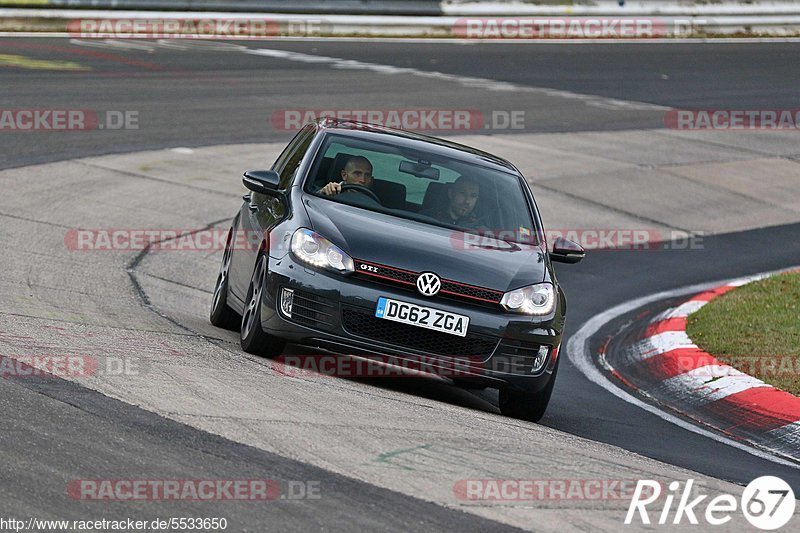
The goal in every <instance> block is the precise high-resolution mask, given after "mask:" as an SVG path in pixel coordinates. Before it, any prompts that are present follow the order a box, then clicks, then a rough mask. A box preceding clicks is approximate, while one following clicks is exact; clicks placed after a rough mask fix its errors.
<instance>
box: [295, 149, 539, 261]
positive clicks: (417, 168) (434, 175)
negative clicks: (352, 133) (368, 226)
mask: <svg viewBox="0 0 800 533" xmlns="http://www.w3.org/2000/svg"><path fill="white" fill-rule="evenodd" d="M331 183H335V184H338V187H341V191H340V192H338V191H337V193H336V194H333V195H327V194H325V192H324V191H323V190H322V189H323V188H324V187H325V186H326V185H328V184H331ZM333 187H334V188H337V187H336V186H333ZM330 188H331V186H330V185H329V186H328V189H330ZM305 191H306V192H309V193H311V194H315V195H319V196H322V197H325V198H328V199H329V200H331V201H334V202H341V203H346V204H349V205H354V206H358V207H360V208H363V209H368V210H371V211H377V212H381V213H386V214H390V215H393V216H397V217H402V218H405V219H409V220H415V221H417V222H421V223H426V224H433V225H437V226H442V227H447V228H451V229H457V230H460V231H463V232H466V233H472V234H477V235H482V236H486V237H490V238H495V239H499V240H503V241H509V242H519V243H527V244H534V245H535V244H537V231H536V226H535V225H534V222H533V219H532V218H531V213H530V209H529V207H528V203H527V201H526V199H525V193H524V192H523V190H522V185H521V183H520V180H519V178H518V177H517V176H515V175H513V174H510V173H506V172H501V171H498V170H494V169H492V168H488V167H484V166H480V165H476V164H474V163H472V162H467V161H464V160H460V159H455V158H448V157H443V156H442V155H440V154H433V153H427V152H424V151H420V150H417V149H414V150H413V151H412V150H409V149H408V148H406V147H398V146H396V145H392V144H389V143H384V142H377V141H367V140H364V139H356V138H351V137H346V136H342V135H336V134H329V135H328V136H327V138H326V140H325V143H324V145H323V147H322V149H321V150H320V152H319V154H318V156H317V160H316V161H315V162H314V164H313V165H312V167H311V172H310V173H309V176H308V179H307V180H306V184H305Z"/></svg>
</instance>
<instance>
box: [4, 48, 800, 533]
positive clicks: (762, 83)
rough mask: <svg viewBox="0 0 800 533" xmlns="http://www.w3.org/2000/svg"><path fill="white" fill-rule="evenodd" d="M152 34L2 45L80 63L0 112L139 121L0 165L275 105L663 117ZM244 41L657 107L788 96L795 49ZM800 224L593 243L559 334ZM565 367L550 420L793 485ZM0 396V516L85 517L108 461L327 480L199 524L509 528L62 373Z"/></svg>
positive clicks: (136, 144)
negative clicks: (121, 42)
mask: <svg viewBox="0 0 800 533" xmlns="http://www.w3.org/2000/svg"><path fill="white" fill-rule="evenodd" d="M148 42H149V41H143V42H141V43H139V44H142V45H143V46H142V48H141V49H138V50H132V49H129V48H124V49H122V48H120V49H116V50H115V49H113V48H109V47H98V46H87V45H85V44H84V45H80V44H75V43H71V42H70V41H69V40H68V39H58V38H49V39H48V38H29V39H22V38H11V37H4V38H0V53H2V54H5V55H14V56H22V57H25V58H29V59H35V60H47V61H53V62H69V63H76V64H78V65H81V66H83V67H87V68H89V69H91V70H51V69H45V70H42V69H36V68H23V67H7V66H5V67H4V66H2V65H0V87H2V90H0V108H2V109H31V108H33V109H37V108H41V109H88V110H94V111H96V112H98V113H104V112H107V111H135V112H136V113H137V116H138V129H131V130H120V131H110V130H107V129H106V130H95V131H79V132H9V131H0V143H2V150H0V168H13V167H20V166H25V165H30V164H38V163H44V162H51V161H59V160H64V159H72V158H77V157H84V156H90V155H100V154H109V153H123V152H133V151H140V150H146V149H155V148H164V147H176V146H187V147H193V146H203V145H213V144H235V143H258V142H274V141H286V140H288V138H290V136H291V132H290V131H287V130H284V129H280V128H276V127H275V126H274V120H273V118H274V116H275V114H276V113H281V112H283V110H286V109H330V108H356V109H375V108H378V109H380V108H389V107H391V108H413V107H417V108H419V107H424V108H430V109H437V108H449V109H478V110H490V109H498V108H500V109H508V110H516V109H521V110H525V111H526V113H527V116H528V117H529V119H528V121H527V125H526V129H525V130H524V131H519V130H516V131H507V132H502V133H534V132H570V131H606V130H619V129H636V128H658V127H660V126H663V115H664V111H663V110H657V109H646V108H645V109H637V108H633V109H626V108H619V109H611V108H603V107H602V106H598V107H591V108H586V107H583V106H580V107H575V106H574V105H573V104H571V103H570V102H569V100H568V99H562V100H559V102H560V103H559V104H558V105H556V104H555V103H554V102H553V101H552V99H553V96H552V95H547V94H546V93H543V92H509V93H505V92H498V93H496V94H497V99H496V100H495V101H486V96H485V95H486V93H485V92H483V91H481V92H476V91H473V90H471V89H470V88H469V87H468V86H457V85H454V84H453V85H448V86H447V88H446V89H447V90H444V89H442V86H441V85H440V84H437V83H435V82H434V81H432V80H431V79H427V78H425V77H419V76H411V75H407V74H403V73H399V74H397V75H395V76H393V77H388V76H376V75H374V74H371V73H370V72H369V70H363V69H332V68H330V67H328V66H324V65H322V66H321V65H319V64H316V63H314V62H311V61H287V60H286V59H282V58H278V57H268V56H263V55H253V54H248V53H243V52H241V51H240V50H239V49H237V50H236V51H233V50H227V51H222V50H219V49H218V47H214V46H208V47H207V48H204V47H203V46H200V45H191V46H186V47H185V49H177V48H174V47H169V46H160V45H157V44H156V43H153V44H152V46H151V47H150V48H151V49H148V48H147V43H148ZM238 44H239V45H241V46H244V47H248V48H264V49H270V50H279V51H291V52H297V53H301V54H308V55H317V56H325V57H335V58H341V59H345V60H347V59H350V60H355V61H359V62H368V63H374V64H380V65H392V66H397V67H404V68H413V69H418V70H421V71H435V72H441V73H445V74H452V75H457V76H462V77H476V78H484V79H491V80H495V81H502V82H509V83H513V84H516V85H519V86H523V87H531V88H547V89H554V90H557V91H567V92H570V93H580V94H588V95H595V96H598V97H603V98H613V99H621V100H629V101H634V102H643V103H647V104H655V105H658V106H666V107H679V108H699V109H706V108H709V109H710V108H725V109H753V108H768V109H775V108H798V107H800V105H798V103H799V102H798V94H800V93H798V89H797V88H798V85H799V84H800V61H798V58H800V45H799V44H795V43H772V44H735V43H734V44H727V43H726V44H713V43H712V44H654V43H652V44H576V45H571V44H570V45H563V44H558V45H556V44H526V45H521V44H498V43H491V44H456V43H404V42H397V43H384V42H381V43H369V44H364V43H362V42H327V41H307V42H301V41H296V42H287V41H281V42H278V41H260V42H255V43H254V42H249V43H238ZM65 68H69V67H65ZM576 109H577V110H579V111H580V112H576ZM465 133H476V132H465ZM477 133H480V132H477ZM448 134H450V133H448ZM241 170H242V169H231V171H232V172H233V173H238V172H240V171H241ZM56 186H57V185H56ZM798 234H800V224H794V225H788V226H780V227H774V228H767V229H760V230H753V231H749V232H743V233H735V234H727V235H719V236H712V237H707V238H706V239H705V240H704V243H705V246H704V248H703V249H702V250H688V251H684V252H677V251H671V252H669V253H667V252H658V251H650V252H642V251H629V252H620V251H616V252H596V253H592V254H589V255H588V256H587V258H586V260H585V261H584V262H582V263H581V264H579V265H574V266H557V270H558V276H559V281H560V282H561V284H562V285H563V286H564V287H565V289H566V292H567V297H568V299H569V309H570V314H569V320H568V329H569V332H575V331H576V330H577V329H578V328H579V327H580V326H581V325H582V324H583V323H585V322H586V321H587V320H588V319H590V318H591V317H592V316H594V315H596V314H597V313H600V312H602V311H604V310H606V309H608V308H610V307H612V306H614V305H616V304H619V303H621V302H624V301H627V300H630V299H634V298H637V297H640V296H642V295H647V294H651V293H654V292H657V291H661V290H667V289H673V288H677V287H682V286H686V285H690V284H695V283H701V282H708V281H714V280H720V279H725V278H730V277H735V276H743V275H748V274H752V273H755V272H761V271H766V270H771V269H779V268H785V267H788V266H792V265H795V264H797V263H798V262H800V249H799V248H798V244H797V235H798ZM609 280H611V282H609ZM567 363H568V361H566V360H565V361H563V362H562V367H561V370H560V373H559V377H558V381H557V384H556V388H555V391H554V393H553V400H552V402H551V404H550V408H549V410H548V413H547V415H546V417H545V419H544V420H543V424H544V425H546V426H550V427H553V428H557V429H559V430H562V431H566V432H568V433H572V434H575V435H579V436H582V437H587V438H590V439H593V440H597V441H601V442H606V443H610V444H614V445H616V446H619V447H621V448H624V449H627V450H630V451H633V452H636V453H639V454H642V455H645V456H648V457H652V458H655V459H658V460H661V461H664V462H667V463H671V464H674V465H677V466H680V467H684V468H687V469H690V470H694V471H697V472H700V473H703V474H707V475H710V476H714V477H718V478H721V479H725V480H730V481H733V482H736V483H739V484H746V483H747V482H749V481H750V480H752V479H754V478H755V477H758V476H761V475H768V474H772V475H777V476H780V477H782V478H783V479H785V480H786V481H788V482H789V483H790V484H791V485H792V487H793V488H794V490H795V492H796V493H800V470H798V469H795V468H789V467H783V466H780V465H778V464H775V463H772V462H770V461H767V460H763V459H758V458H756V457H754V456H752V455H750V454H747V453H745V452H743V451H740V450H737V449H734V448H732V447H729V446H726V445H723V444H720V443H718V442H716V441H713V440H711V439H707V438H704V437H701V436H699V435H697V434H694V433H690V432H688V431H685V430H683V429H681V428H679V427H677V426H675V425H672V424H669V423H667V422H665V421H664V420H662V419H661V418H658V417H656V416H654V415H651V414H649V413H647V412H645V411H643V410H641V409H638V408H636V407H635V406H633V405H631V404H628V403H626V402H623V401H622V400H620V399H618V398H617V397H615V396H613V395H611V394H609V393H608V392H607V391H605V390H603V389H601V388H600V387H598V386H596V385H594V384H592V383H590V382H588V381H587V379H586V378H585V377H584V376H583V375H582V374H581V373H579V372H578V371H577V370H576V369H575V368H574V367H572V366H571V365H570V364H567ZM397 387H398V388H400V389H401V390H406V389H408V387H409V386H408V385H405V384H399V385H397ZM408 390H409V391H411V389H408ZM412 392H413V391H412ZM166 393H167V392H166V391H165V394H166ZM442 401H450V400H449V399H448V398H443V400H442ZM0 405H2V406H3V410H4V412H5V413H11V414H10V415H9V414H7V415H5V427H4V428H3V430H2V431H0V451H2V453H3V459H2V460H3V463H4V468H3V469H2V473H1V474H0V480H2V482H0V501H2V503H0V510H2V513H3V514H5V515H14V514H16V515H26V514H35V515H39V516H44V515H45V514H47V515H53V516H54V517H61V518H68V517H74V518H76V519H78V518H85V517H86V515H87V512H88V511H92V502H77V501H74V500H71V499H70V498H68V497H67V495H65V494H64V489H63V487H64V483H65V482H66V481H67V480H69V479H74V478H75V477H76V476H77V475H83V476H85V475H87V473H91V472H93V471H96V472H98V476H99V475H100V473H102V474H103V475H105V476H107V475H108V472H109V470H108V469H107V468H106V467H107V466H108V465H109V464H113V465H114V468H115V469H116V470H115V473H116V474H117V477H119V478H132V477H140V478H147V477H159V478H167V479H181V478H204V477H206V478H228V479H236V478H241V477H248V478H252V477H259V476H263V477H265V478H270V477H276V476H278V477H280V478H282V479H317V480H320V482H321V483H322V485H323V486H325V487H326V488H327V490H326V491H325V494H326V498H325V499H323V500H320V501H309V500H303V501H298V502H292V501H279V502H272V503H269V504H266V505H260V504H257V503H211V504H209V503H205V504H203V505H202V515H203V516H206V517H208V516H215V511H216V510H217V508H218V507H219V508H220V509H219V515H221V516H227V517H228V520H229V521H230V522H231V524H232V526H233V530H243V531H244V530H247V531H261V530H265V529H272V528H279V529H281V530H309V529H320V530H323V529H331V530H351V529H352V530H375V529H380V530H384V529H385V530H406V531H407V530H420V531H428V530H430V531H434V530H436V531H440V530H500V529H504V528H506V526H504V525H502V524H499V523H496V522H491V521H488V520H485V521H484V520H483V519H481V518H479V517H477V516H474V515H472V514H466V513H462V512H460V511H458V510H453V509H448V508H445V507H441V506H438V505H435V504H432V503H429V502H425V501H423V500H422V499H415V498H411V497H408V496H405V495H402V494H398V493H394V492H392V491H388V490H385V489H380V488H377V487H375V486H372V485H370V484H368V483H365V482H361V481H356V480H353V479H349V478H345V477H343V476H339V475H337V474H332V473H330V472H327V471H324V470H322V469H319V468H316V467H312V466H309V465H305V464H303V463H299V462H296V461H292V460H290V459H286V458H283V457H280V456H277V455H274V454H270V453H268V452H264V451H261V450H257V449H255V448H250V447H247V446H244V445H241V444H237V443H234V442H230V441H227V440H225V439H223V438H221V437H216V436H213V435H210V434H207V433H204V432H201V431H199V430H196V429H193V428H190V427H188V426H184V425H181V424H179V423H177V422H172V421H169V420H166V419H164V418H161V417H159V416H158V415H155V414H152V413H149V412H147V411H144V410H142V409H139V408H137V407H134V406H130V405H127V404H123V403H121V402H118V401H116V400H113V399H110V398H107V397H105V396H103V395H101V394H99V393H97V392H94V391H90V390H87V389H84V388H81V387H80V386H78V385H75V384H73V383H70V382H66V381H64V380H60V379H57V378H41V379H39V380H31V379H16V378H9V379H2V380H0ZM112 505H113V504H112ZM171 505H172V504H171ZM259 505H260V506H259ZM124 509H125V510H124V513H123V514H125V516H142V517H145V518H154V517H157V516H160V517H166V516H165V515H166V514H169V515H172V516H179V515H184V516H185V515H190V514H191V511H193V510H197V509H198V508H197V507H196V506H194V507H193V504H191V503H187V502H175V504H174V505H172V506H171V507H170V508H169V509H168V510H166V511H165V507H164V505H163V504H159V503H158V502H149V503H147V504H141V505H140V506H138V507H137V508H136V509H134V510H133V511H132V510H131V509H132V508H131V507H130V506H127V507H125V508H124ZM345 510H347V511H346V512H345ZM12 511H13V512H12ZM111 511H113V508H112V507H104V509H103V513H104V514H113V513H111ZM271 521H273V522H271ZM271 526H272V527H271Z"/></svg>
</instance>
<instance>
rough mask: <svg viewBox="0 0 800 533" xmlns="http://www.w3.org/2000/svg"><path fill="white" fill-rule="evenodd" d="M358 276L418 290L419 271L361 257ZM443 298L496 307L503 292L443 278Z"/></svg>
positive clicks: (357, 263)
mask: <svg viewBox="0 0 800 533" xmlns="http://www.w3.org/2000/svg"><path fill="white" fill-rule="evenodd" d="M355 270H356V277H358V278H360V279H366V280H369V281H373V282H377V283H385V284H388V285H394V286H398V287H403V288H406V289H409V290H414V291H416V288H417V277H418V276H419V274H420V273H419V272H412V271H410V270H403V269H401V268H395V267H390V266H386V265H381V264H379V263H370V262H368V261H362V260H360V259H356V260H355ZM437 296H441V297H443V298H451V299H457V300H466V301H470V302H472V303H479V304H484V305H491V306H492V307H496V306H497V305H499V304H500V300H501V299H502V298H503V292H502V291H497V290H494V289H487V288H484V287H477V286H475V285H467V284H465V283H459V282H457V281H452V280H448V279H443V280H442V288H441V289H440V290H439V294H438V295H437Z"/></svg>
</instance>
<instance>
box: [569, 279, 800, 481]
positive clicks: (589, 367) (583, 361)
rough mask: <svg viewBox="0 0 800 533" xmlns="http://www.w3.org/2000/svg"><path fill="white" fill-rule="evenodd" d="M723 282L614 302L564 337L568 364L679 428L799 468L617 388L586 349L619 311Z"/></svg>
mask: <svg viewBox="0 0 800 533" xmlns="http://www.w3.org/2000/svg"><path fill="white" fill-rule="evenodd" d="M795 269H797V267H792V268H787V269H781V270H776V271H774V272H769V273H767V274H777V273H780V272H786V271H789V270H795ZM736 279H738V278H736ZM726 283H730V280H721V281H716V282H712V283H701V284H697V285H691V286H688V287H683V288H680V289H674V290H669V291H663V292H659V293H656V294H651V295H649V296H643V297H641V298H636V299H634V300H629V301H627V302H624V303H621V304H619V305H617V306H614V307H612V308H611V309H608V310H606V311H604V312H602V313H600V314H598V315H595V316H593V317H592V318H591V319H589V320H588V321H587V322H586V323H585V324H584V325H583V326H582V327H581V329H579V330H578V331H577V332H576V333H575V334H574V335H572V337H570V339H569V341H567V347H566V350H567V357H568V358H569V360H570V361H571V362H572V364H573V365H575V367H576V368H577V369H578V370H579V371H580V372H581V373H582V374H583V375H584V376H586V377H587V378H588V379H589V381H591V382H592V383H595V384H597V385H599V386H600V387H602V388H604V389H605V390H607V391H608V392H610V393H611V394H613V395H614V396H616V397H617V398H619V399H621V400H623V401H625V402H628V403H630V404H632V405H635V406H636V407H639V408H641V409H644V410H645V411H647V412H648V413H651V414H653V415H655V416H657V417H659V418H661V419H663V420H665V421H667V422H669V423H671V424H674V425H676V426H678V427H680V428H682V429H685V430H687V431H691V432H692V433H696V434H698V435H702V436H703V437H707V438H709V439H711V440H714V441H717V442H719V443H722V444H727V445H728V446H731V447H733V448H736V449H738V450H742V451H744V452H747V453H749V454H751V455H754V456H756V457H758V458H760V459H765V460H767V461H772V462H773V463H777V464H780V465H783V466H789V467H792V468H798V469H800V465H798V464H797V463H794V462H790V461H786V460H784V459H781V458H780V457H777V456H775V455H772V454H770V453H767V452H765V451H762V450H759V449H757V448H753V447H751V446H747V445H745V444H742V443H740V442H737V441H735V440H732V439H729V438H727V437H724V436H722V435H718V434H717V433H714V432H711V431H708V430H706V429H703V428H701V427H699V426H696V425H694V424H691V423H689V422H686V421H685V420H683V419H681V418H678V417H677V416H675V415H672V414H669V413H667V412H665V411H662V410H661V409H659V408H657V407H655V406H653V405H651V404H649V403H647V402H644V401H642V400H640V399H639V398H637V397H635V396H633V395H631V394H630V393H629V392H628V391H626V390H624V389H621V388H619V387H618V386H617V385H615V384H614V383H612V382H611V381H610V380H609V379H608V378H607V377H606V376H605V375H604V374H603V373H602V372H600V370H599V369H598V368H597V366H596V365H595V363H594V361H593V357H592V353H591V351H590V350H589V339H591V337H592V336H593V335H594V334H596V333H597V332H598V331H599V330H600V328H602V327H603V326H604V325H605V324H607V323H608V322H610V321H612V320H614V319H615V318H617V317H619V316H621V315H624V314H625V313H628V312H630V311H633V310H634V309H637V308H639V307H642V306H644V305H647V304H649V303H653V302H657V301H659V300H665V299H668V298H675V297H678V296H683V295H686V294H693V293H698V292H703V291H706V290H709V289H713V288H715V287H718V286H720V285H725V284H726Z"/></svg>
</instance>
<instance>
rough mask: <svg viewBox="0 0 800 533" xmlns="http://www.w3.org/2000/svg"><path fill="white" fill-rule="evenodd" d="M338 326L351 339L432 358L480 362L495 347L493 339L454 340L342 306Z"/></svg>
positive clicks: (469, 338) (483, 337)
mask: <svg viewBox="0 0 800 533" xmlns="http://www.w3.org/2000/svg"><path fill="white" fill-rule="evenodd" d="M342 325H343V326H344V329H346V330H347V331H348V332H350V333H351V334H353V335H357V336H359V337H364V338H366V339H371V340H375V341H380V342H385V343H387V344H393V345H395V346H399V347H402V348H408V349H413V350H417V351H420V352H423V353H425V354H432V355H445V356H449V357H477V358H480V359H481V360H482V361H483V360H486V359H488V358H489V356H491V355H492V352H493V351H494V349H495V347H496V346H497V339H496V338H493V337H488V336H483V335H475V334H467V336H466V337H458V336H456V335H450V334H449V333H441V332H439V331H432V330H429V329H425V328H420V327H417V326H411V325H409V324H400V323H398V322H392V321H390V320H384V319H381V318H377V317H375V316H374V315H373V314H372V312H370V311H368V310H365V309H363V308H360V307H354V306H351V305H343V306H342Z"/></svg>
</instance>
